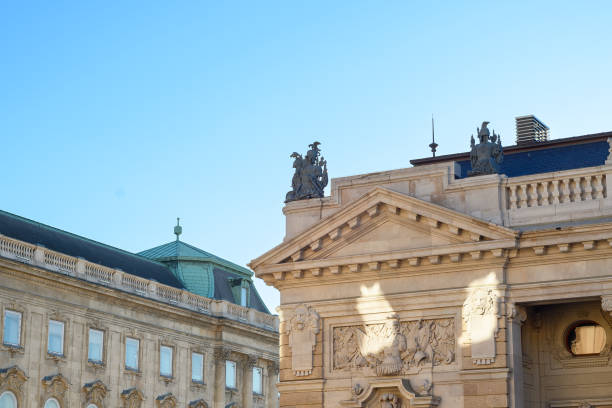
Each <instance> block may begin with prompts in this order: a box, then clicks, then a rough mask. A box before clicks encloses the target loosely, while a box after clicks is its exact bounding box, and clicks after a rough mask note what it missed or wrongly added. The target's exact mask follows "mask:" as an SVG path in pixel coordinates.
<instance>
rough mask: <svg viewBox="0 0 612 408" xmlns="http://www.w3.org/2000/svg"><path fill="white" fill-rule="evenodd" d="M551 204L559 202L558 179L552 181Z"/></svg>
mask: <svg viewBox="0 0 612 408" xmlns="http://www.w3.org/2000/svg"><path fill="white" fill-rule="evenodd" d="M552 204H553V205H556V204H559V180H553V181H552Z"/></svg>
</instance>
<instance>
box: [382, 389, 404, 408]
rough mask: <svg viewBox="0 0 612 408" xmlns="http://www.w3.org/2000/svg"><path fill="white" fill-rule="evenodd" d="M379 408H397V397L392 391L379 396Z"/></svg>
mask: <svg viewBox="0 0 612 408" xmlns="http://www.w3.org/2000/svg"><path fill="white" fill-rule="evenodd" d="M380 408H399V399H398V398H397V395H395V394H393V393H390V392H389V393H385V394H382V395H381V396H380Z"/></svg>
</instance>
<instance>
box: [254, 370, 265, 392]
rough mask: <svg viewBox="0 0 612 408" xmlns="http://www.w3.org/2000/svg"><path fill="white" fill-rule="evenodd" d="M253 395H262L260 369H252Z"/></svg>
mask: <svg viewBox="0 0 612 408" xmlns="http://www.w3.org/2000/svg"><path fill="white" fill-rule="evenodd" d="M253 393H254V394H259V395H262V394H263V388H262V375H261V367H253Z"/></svg>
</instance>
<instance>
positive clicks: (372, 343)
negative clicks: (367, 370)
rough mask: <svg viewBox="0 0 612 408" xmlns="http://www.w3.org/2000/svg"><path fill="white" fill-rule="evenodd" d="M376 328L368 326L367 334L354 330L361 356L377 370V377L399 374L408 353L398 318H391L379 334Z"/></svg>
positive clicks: (394, 316) (395, 316)
mask: <svg viewBox="0 0 612 408" xmlns="http://www.w3.org/2000/svg"><path fill="white" fill-rule="evenodd" d="M375 327H376V326H366V332H363V331H361V330H359V329H357V328H355V329H354V331H353V333H354V334H355V336H356V338H357V344H358V346H359V351H360V354H361V355H362V356H363V357H364V359H365V360H366V361H365V362H367V365H369V366H370V367H372V368H375V369H376V375H381V376H382V375H396V374H399V373H400V372H401V371H402V367H403V359H404V357H405V356H406V355H407V352H406V337H405V336H404V335H403V334H402V333H401V332H400V322H399V318H398V316H397V315H393V316H390V317H389V320H388V321H387V322H386V323H385V324H384V326H383V327H382V329H381V330H379V332H378V333H376V332H375V330H376V329H375Z"/></svg>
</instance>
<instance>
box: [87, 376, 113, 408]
mask: <svg viewBox="0 0 612 408" xmlns="http://www.w3.org/2000/svg"><path fill="white" fill-rule="evenodd" d="M83 392H84V393H85V403H86V404H95V405H96V406H97V407H98V408H102V407H103V406H104V398H105V397H106V394H107V393H108V387H107V386H106V385H105V384H104V383H103V382H102V381H100V380H96V381H94V382H90V383H87V384H85V385H84V386H83Z"/></svg>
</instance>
